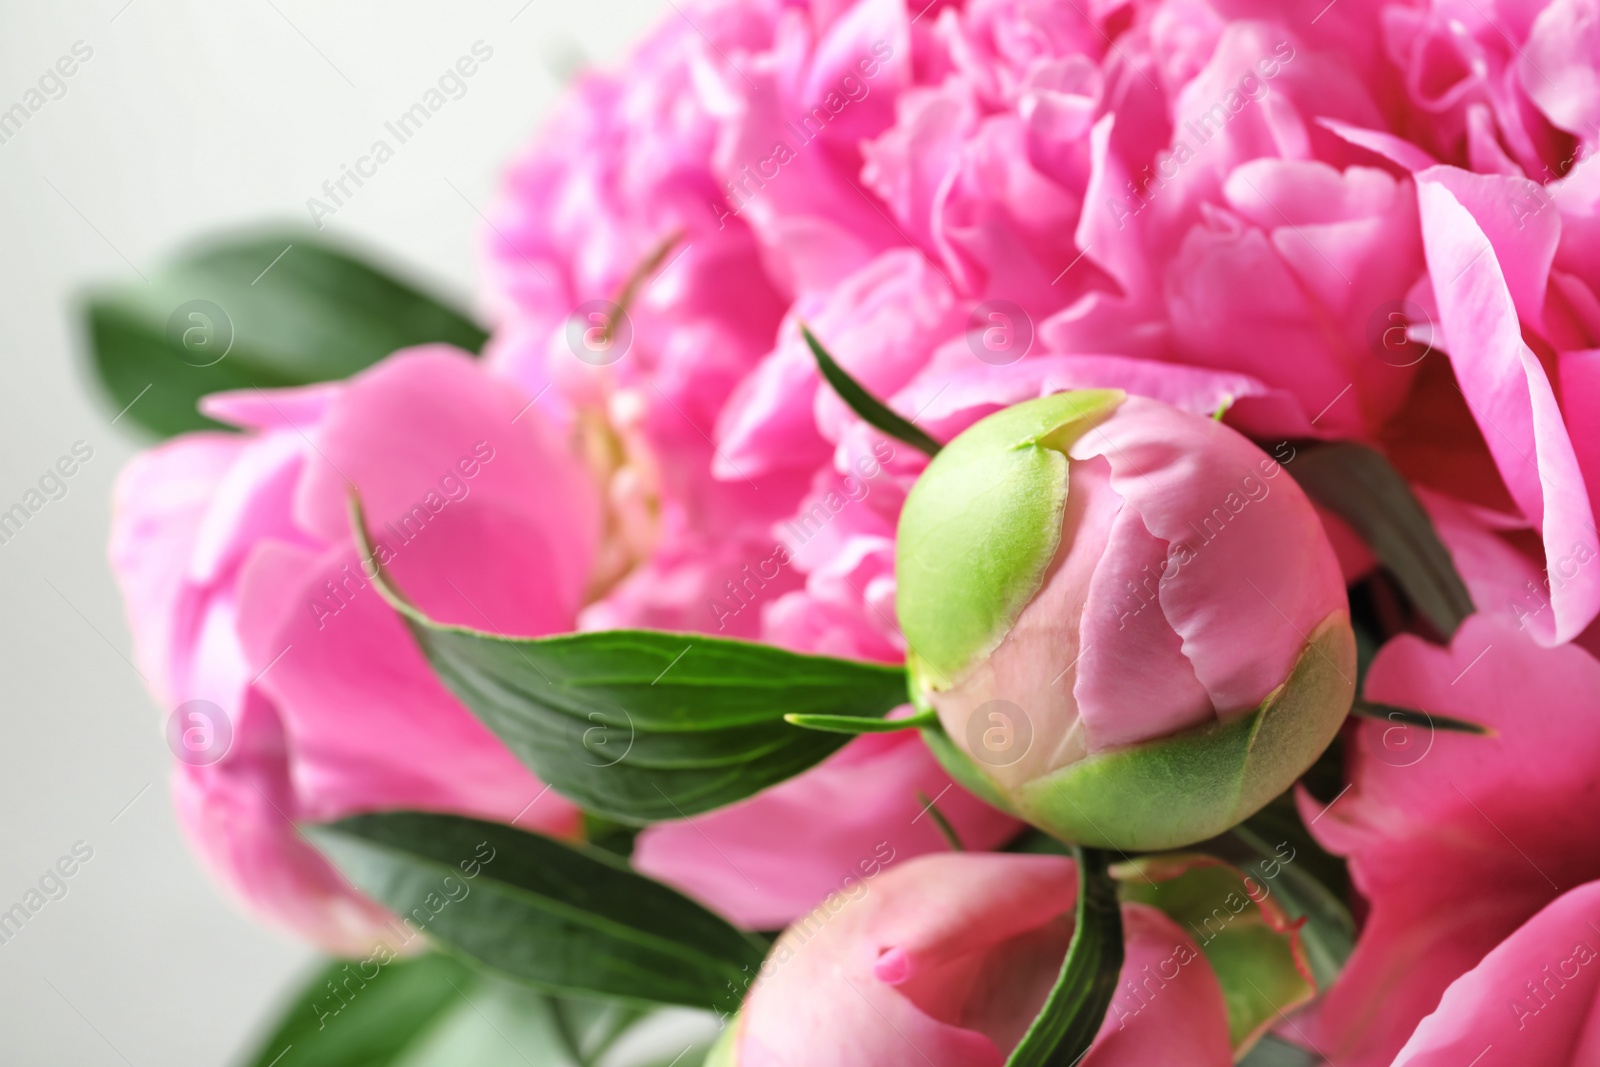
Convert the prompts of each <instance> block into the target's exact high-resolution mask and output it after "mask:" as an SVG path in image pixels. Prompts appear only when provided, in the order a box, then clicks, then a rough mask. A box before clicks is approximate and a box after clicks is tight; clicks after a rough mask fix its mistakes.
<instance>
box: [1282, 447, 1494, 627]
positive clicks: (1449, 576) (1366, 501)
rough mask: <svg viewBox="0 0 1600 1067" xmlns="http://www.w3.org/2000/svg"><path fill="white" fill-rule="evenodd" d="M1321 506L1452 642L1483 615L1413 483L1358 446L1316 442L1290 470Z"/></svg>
mask: <svg viewBox="0 0 1600 1067" xmlns="http://www.w3.org/2000/svg"><path fill="white" fill-rule="evenodd" d="M1288 469H1289V471H1290V472H1291V473H1293V475H1294V477H1295V480H1296V481H1297V482H1299V483H1300V486H1301V488H1303V489H1304V490H1305V491H1306V493H1307V494H1309V495H1310V496H1311V498H1312V499H1314V500H1316V501H1317V502H1318V503H1320V504H1323V505H1324V506H1326V507H1328V508H1329V509H1331V510H1332V511H1334V512H1336V513H1337V514H1338V515H1339V517H1340V518H1342V519H1344V521H1345V522H1347V523H1349V524H1350V525H1351V527H1353V528H1354V529H1355V531H1356V533H1358V534H1360V535H1361V538H1362V540H1364V541H1365V542H1366V543H1367V546H1368V547H1369V548H1371V549H1372V553H1373V555H1375V556H1377V557H1378V562H1380V563H1382V564H1383V566H1384V568H1385V569H1386V570H1388V571H1389V573H1391V574H1393V575H1394V577H1395V580H1396V581H1398V582H1399V583H1400V586H1401V588H1402V589H1404V590H1405V593H1406V596H1407V597H1409V598H1410V600H1411V603H1412V604H1413V605H1414V606H1415V607H1416V609H1417V610H1418V611H1419V612H1421V613H1422V614H1423V616H1424V617H1426V618H1427V620H1428V621H1429V622H1430V623H1432V624H1433V627H1434V629H1436V630H1438V631H1439V633H1440V634H1442V635H1443V636H1444V637H1446V638H1448V637H1450V636H1451V635H1452V634H1454V633H1455V632H1456V628H1457V627H1458V626H1460V625H1461V621H1462V620H1463V619H1465V618H1466V617H1467V616H1468V615H1471V614H1472V613H1473V611H1474V610H1475V609H1474V607H1473V604H1472V597H1471V596H1470V595H1469V594H1468V592H1467V586H1466V583H1465V582H1463V581H1462V580H1461V575H1460V574H1459V573H1458V572H1457V571H1456V566H1455V562H1454V561H1453V560H1452V559H1451V558H1450V552H1449V551H1448V550H1447V549H1446V548H1445V547H1444V542H1442V541H1440V540H1439V534H1438V533H1437V532H1436V531H1435V530H1434V528H1433V521H1432V520H1431V519H1429V518H1428V513H1427V512H1426V511H1424V510H1423V508H1422V505H1421V503H1419V502H1418V500H1417V497H1416V494H1414V493H1413V492H1412V491H1411V487H1410V486H1409V485H1407V484H1406V480H1405V478H1404V477H1403V476H1402V475H1401V474H1400V472H1399V471H1397V470H1395V469H1394V467H1393V465H1391V464H1390V463H1389V461H1388V460H1387V459H1385V458H1384V457H1383V456H1382V455H1380V454H1379V453H1377V452H1375V451H1373V450H1372V449H1370V448H1368V447H1366V446H1365V445H1358V444H1355V443H1353V442H1350V441H1340V442H1335V443H1332V444H1309V445H1303V446H1301V448H1300V452H1299V454H1298V455H1297V456H1296V457H1295V458H1294V460H1293V462H1292V463H1291V464H1289V465H1288Z"/></svg>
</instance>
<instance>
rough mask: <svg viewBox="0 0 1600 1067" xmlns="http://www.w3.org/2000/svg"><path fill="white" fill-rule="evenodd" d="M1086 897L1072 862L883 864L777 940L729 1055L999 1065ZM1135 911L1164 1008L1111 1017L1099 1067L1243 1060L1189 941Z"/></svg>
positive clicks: (1128, 958) (1153, 992)
mask: <svg viewBox="0 0 1600 1067" xmlns="http://www.w3.org/2000/svg"><path fill="white" fill-rule="evenodd" d="M1076 897H1077V876H1076V873H1075V871H1074V868H1073V864H1072V861H1071V860H1068V859H1065V858H1062V857H1059V856H1009V855H989V856H979V855H970V854H965V855H944V856H927V857H923V858H921V859H917V860H913V861H911V862H908V863H906V864H905V865H904V866H897V867H894V868H893V869H891V870H888V871H882V872H878V871H875V872H874V874H873V876H871V877H868V878H866V880H864V881H861V882H859V883H857V884H856V885H854V886H852V887H850V889H849V890H848V891H847V892H846V893H843V894H840V895H836V896H835V897H834V898H832V899H830V900H829V901H828V902H827V903H826V904H825V905H824V906H823V907H819V908H817V909H816V911H815V912H813V913H812V914H810V915H807V916H805V917H804V918H802V919H801V920H800V921H799V922H798V923H796V925H794V926H793V927H791V928H790V929H789V930H788V931H787V932H786V933H785V934H784V935H783V937H781V938H780V939H779V940H778V942H777V944H775V945H774V946H773V948H772V952H771V953H770V954H769V955H768V957H767V961H766V963H764V964H763V965H762V968H761V974H760V977H759V978H758V980H757V981H756V982H755V984H754V985H753V986H752V987H751V990H750V993H749V996H748V999H747V1000H746V1002H745V1007H744V1011H743V1012H742V1013H741V1015H740V1016H739V1018H738V1020H737V1022H736V1023H735V1030H734V1033H733V1034H732V1035H731V1036H730V1037H729V1038H727V1039H726V1040H727V1042H728V1043H729V1045H730V1046H731V1047H730V1049H729V1051H728V1055H729V1059H728V1061H727V1062H728V1063H730V1065H732V1067H779V1065H791V1064H800V1063H871V1064H875V1065H880V1067H900V1065H905V1067H912V1065H914V1064H916V1065H921V1064H933V1065H934V1067H999V1065H1000V1064H1003V1063H1004V1062H1005V1060H1006V1056H1007V1055H1008V1054H1009V1053H1010V1052H1011V1050H1012V1049H1013V1048H1014V1047H1015V1046H1016V1044H1017V1042H1018V1041H1019V1040H1021V1038H1022V1034H1023V1032H1024V1031H1025V1030H1026V1029H1027V1027H1028V1025H1029V1024H1030V1023H1031V1022H1032V1021H1033V1019H1034V1016H1035V1015H1037V1014H1038V1011H1039V1008H1040V1007H1041V1006H1042V1005H1043V1003H1044V999H1045V996H1046V995H1047V994H1048V993H1049V991H1050V988H1051V986H1052V985H1053V984H1054V983H1055V980H1056V976H1057V974H1058V973H1059V972H1060V970H1061V960H1062V957H1063V956H1065V955H1066V950H1067V944H1068V942H1069V941H1070V940H1071V938H1072V925H1073V907H1074V904H1075V901H1076ZM1122 917H1123V926H1124V930H1125V934H1126V946H1127V947H1126V955H1125V957H1124V962H1123V965H1122V975H1123V979H1124V981H1125V982H1126V983H1127V984H1128V988H1129V989H1137V988H1140V986H1139V983H1141V982H1142V983H1144V985H1143V987H1142V988H1143V989H1144V990H1146V991H1148V1001H1146V1000H1145V999H1144V997H1140V999H1139V1000H1138V1003H1139V1005H1140V1006H1139V1008H1138V1009H1137V1010H1133V1009H1125V1010H1123V1011H1113V1012H1108V1013H1107V1014H1106V1019H1105V1022H1104V1023H1103V1024H1102V1025H1101V1027H1100V1032H1099V1035H1098V1036H1097V1037H1096V1039H1095V1044H1094V1046H1093V1047H1092V1048H1091V1049H1090V1051H1089V1053H1088V1054H1087V1055H1086V1056H1085V1057H1084V1058H1083V1061H1082V1062H1083V1064H1084V1067H1121V1065H1129V1067H1132V1065H1135V1064H1139V1065H1143V1064H1151V1063H1169V1062H1170V1063H1176V1062H1182V1063H1186V1064H1195V1065H1197V1067H1211V1065H1216V1067H1223V1065H1226V1064H1229V1063H1232V1062H1233V1054H1232V1050H1231V1049H1230V1047H1229V1042H1228V1025H1227V1009H1226V1006H1225V1004H1224V1002H1223V999H1222V989H1221V987H1220V986H1219V985H1218V984H1217V979H1216V976H1215V975H1214V974H1213V973H1212V971H1211V968H1210V965H1209V964H1207V963H1206V962H1205V960H1204V957H1202V956H1201V954H1200V950H1199V949H1198V948H1196V947H1195V944H1194V942H1193V941H1192V940H1190V938H1189V935H1188V934H1187V933H1186V932H1184V930H1183V929H1182V928H1180V927H1179V926H1178V925H1177V924H1175V923H1174V922H1173V921H1172V920H1171V919H1169V918H1167V917H1166V916H1165V915H1164V914H1162V913H1161V912H1159V911H1156V910H1155V909H1153V908H1149V907H1146V906H1144V905H1140V904H1125V905H1123V908H1122ZM1152 983H1154V984H1152ZM1129 999H1130V1001H1132V1000H1133V998H1132V997H1130V998H1129Z"/></svg>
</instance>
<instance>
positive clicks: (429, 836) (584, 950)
mask: <svg viewBox="0 0 1600 1067" xmlns="http://www.w3.org/2000/svg"><path fill="white" fill-rule="evenodd" d="M308 832H309V833H310V835H311V836H312V837H313V838H314V839H315V840H316V841H317V843H318V844H319V845H320V846H321V847H322V848H323V850H324V851H325V852H326V853H328V854H329V856H330V858H332V859H333V861H334V863H335V864H336V865H337V866H338V867H339V869H340V870H341V871H343V872H344V874H345V875H346V876H347V877H349V879H350V880H351V881H352V882H353V883H354V884H355V885H356V886H357V887H358V888H359V889H361V890H362V891H363V892H365V893H366V894H367V895H369V896H371V897H373V898H374V899H375V900H378V901H379V902H381V903H382V904H384V905H385V906H386V907H388V908H389V909H390V910H391V911H393V912H394V913H395V914H396V915H397V916H399V917H400V918H399V921H400V922H404V923H406V924H407V928H408V929H410V928H412V927H416V928H420V929H422V930H425V931H426V933H427V934H428V935H429V937H431V938H432V939H434V940H435V941H438V942H441V943H443V944H446V945H449V946H451V947H452V948H454V949H455V950H457V951H459V952H461V953H463V954H464V955H466V956H468V957H470V958H472V959H474V960H477V961H478V962H480V963H482V964H485V965H487V966H488V967H490V968H492V969H494V970H495V971H498V972H500V973H502V974H505V975H509V976H511V977H514V978H517V979H519V980H521V981H523V982H526V983H528V984H529V985H532V986H534V987H536V988H539V989H543V990H545V991H547V992H553V993H569V994H578V995H590V996H603V997H615V998H618V999H623V1000H630V1001H637V1002H641V1003H659V1004H683V1005H687V1006H689V1007H697V1008H705V1009H715V1008H716V1007H718V1006H719V1005H720V1004H722V1003H723V1002H724V1001H727V1000H729V999H730V992H729V987H730V983H742V981H743V980H744V978H745V968H752V969H753V968H756V967H759V966H760V964H761V959H762V955H763V948H762V946H761V945H760V944H759V943H758V942H757V941H755V940H752V939H750V938H748V937H746V936H745V935H744V934H742V933H740V932H739V931H738V930H736V929H734V928H733V927H732V926H730V925H728V923H727V922H725V921H724V920H722V919H721V918H719V917H718V916H716V915H714V914H712V913H711V912H710V911H707V910H706V909H705V908H703V907H701V906H700V905H699V904H696V903H695V902H693V901H691V900H689V899H688V898H687V897H685V896H683V895H681V894H680V893H678V892H677V891H676V890H673V889H669V888H667V887H666V886H664V885H662V884H660V883H659V882H654V881H652V880H650V879H648V878H645V877H643V876H642V875H640V874H637V873H636V872H634V871H632V870H630V869H629V868H628V865H627V864H626V863H625V862H624V861H623V860H622V859H620V858H618V857H616V856H613V855H611V854H610V853H607V852H603V851H600V850H598V849H586V848H579V847H574V846H571V845H565V844H561V843H560V842H557V841H553V840H551V839H550V838H547V837H542V836H540V835H538V834H530V833H524V832H523V831H521V830H517V829H514V828H512V827H509V826H504V825H501V824H499V823H489V822H480V821H478V820H476V819H466V818H461V817H459V816H454V815H435V814H429V813H424V812H386V813H382V814H374V815H358V816H354V817H351V818H348V819H343V820H341V821H339V822H336V823H328V824H325V825H322V826H317V827H310V828H308ZM738 988H741V989H742V988H743V986H742V984H741V985H738ZM733 999H736V998H733Z"/></svg>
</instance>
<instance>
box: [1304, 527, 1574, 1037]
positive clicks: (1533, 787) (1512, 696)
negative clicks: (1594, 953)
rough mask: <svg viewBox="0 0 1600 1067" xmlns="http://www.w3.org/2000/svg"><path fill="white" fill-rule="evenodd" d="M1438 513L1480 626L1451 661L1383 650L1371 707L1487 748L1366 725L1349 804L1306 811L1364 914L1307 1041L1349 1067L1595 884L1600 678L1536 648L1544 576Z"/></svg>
mask: <svg viewBox="0 0 1600 1067" xmlns="http://www.w3.org/2000/svg"><path fill="white" fill-rule="evenodd" d="M1429 501H1430V505H1431V508H1432V510H1433V514H1434V517H1435V520H1436V522H1437V523H1438V526H1439V529H1440V532H1441V534H1442V535H1443V536H1444V538H1445V540H1446V542H1447V544H1448V545H1449V547H1450V549H1451V551H1452V554H1453V555H1454V557H1455V560H1456V564H1457V566H1458V567H1459V568H1460V569H1461V570H1462V572H1463V574H1464V575H1465V577H1466V579H1467V584H1468V587H1469V590H1470V591H1471V594H1472V597H1473V599H1474V601H1475V602H1476V603H1477V605H1478V608H1479V613H1478V614H1477V615H1474V616H1472V617H1471V618H1469V619H1468V620H1467V621H1466V622H1465V623H1464V624H1463V625H1462V627H1461V628H1460V629H1459V630H1458V631H1457V632H1456V635H1455V638H1454V639H1453V640H1452V642H1451V643H1450V646H1449V648H1440V647H1437V646H1434V645H1431V644H1429V643H1427V642H1426V641H1423V640H1421V639H1420V638H1416V637H1411V636H1401V637H1397V638H1395V639H1393V640H1392V641H1390V642H1389V643H1388V644H1386V645H1385V646H1384V647H1383V649H1382V650H1381V651H1380V652H1379V653H1378V656H1377V657H1376V659H1375V660H1374V661H1373V663H1372V666H1371V669H1370V671H1369V674H1368V677H1367V683H1366V695H1367V697H1368V698H1370V699H1372V700H1377V701H1383V702H1388V703H1393V704H1397V705H1400V706H1404V707H1413V708H1420V709H1422V710H1424V711H1427V712H1429V713H1430V714H1438V715H1446V716H1451V717H1454V718H1458V719H1463V720H1466V721H1468V722H1473V723H1478V724H1480V725H1482V726H1485V727H1487V728H1488V729H1489V730H1490V731H1491V732H1490V733H1489V734H1488V735H1485V736H1476V735H1470V734H1462V733H1453V732H1449V731H1445V730H1442V729H1441V730H1428V729H1424V728H1418V727H1405V726H1399V725H1392V724H1389V723H1384V722H1363V723H1361V724H1360V726H1358V727H1356V728H1355V732H1354V734H1353V736H1352V739H1351V743H1350V744H1348V745H1347V747H1346V760H1347V765H1348V767H1349V777H1350V782H1351V786H1350V789H1349V791H1348V792H1347V793H1345V794H1344V795H1342V796H1341V797H1339V798H1338V799H1337V800H1335V801H1334V802H1333V803H1332V804H1331V805H1328V806H1326V807H1325V808H1324V806H1323V805H1321V804H1319V803H1317V802H1315V801H1313V800H1312V799H1311V798H1310V797H1309V796H1302V798H1301V809H1302V814H1303V815H1304V816H1305V818H1306V819H1307V821H1308V822H1310V823H1312V824H1313V825H1312V827H1311V828H1312V830H1313V832H1314V833H1315V834H1316V836H1317V838H1318V839H1319V840H1320V841H1321V842H1322V843H1323V844H1324V845H1325V846H1326V847H1327V848H1329V849H1330V850H1331V851H1333V852H1335V853H1337V854H1339V855H1342V856H1345V857H1347V858H1348V860H1349V863H1350V874H1351V879H1352V881H1353V883H1354V885H1355V888H1356V889H1357V890H1358V891H1359V892H1360V894H1361V896H1362V897H1363V898H1364V899H1365V901H1366V902H1367V915H1366V920H1365V923H1364V926H1363V929H1362V932H1361V937H1360V939H1359V941H1358V943H1357V946H1356V950H1355V954H1354V955H1353V956H1352V957H1351V958H1350V961H1349V963H1348V964H1347V965H1346V967H1345V969H1344V971H1343V972H1342V973H1341V975H1340V976H1339V979H1338V981H1337V982H1335V984H1334V985H1333V987H1332V988H1331V989H1330V990H1329V991H1328V992H1327V994H1326V995H1325V996H1324V997H1323V999H1322V1001H1321V1002H1320V1004H1319V1006H1318V1009H1317V1013H1316V1028H1315V1029H1314V1030H1312V1031H1311V1032H1312V1034H1313V1037H1314V1039H1315V1040H1316V1042H1317V1044H1318V1047H1319V1048H1321V1049H1322V1050H1323V1051H1324V1052H1325V1053H1326V1054H1327V1055H1328V1056H1331V1057H1332V1058H1333V1060H1334V1062H1337V1063H1340V1064H1348V1065H1353V1067H1365V1065H1373V1067H1377V1065H1387V1064H1389V1063H1390V1062H1391V1060H1392V1059H1393V1058H1394V1056H1395V1054H1396V1053H1397V1052H1398V1051H1399V1049H1400V1047H1401V1045H1402V1044H1404V1043H1405V1041H1406V1039H1407V1037H1408V1035H1410V1033H1411V1032H1412V1029H1413V1028H1414V1027H1415V1026H1416V1025H1417V1024H1418V1022H1419V1021H1421V1020H1422V1019H1423V1017H1424V1016H1426V1015H1427V1014H1428V1013H1429V1012H1431V1011H1434V1010H1435V1008H1436V1007H1439V1005H1440V997H1441V996H1442V995H1444V993H1445V990H1446V989H1447V988H1449V987H1450V985H1451V983H1452V982H1454V981H1456V980H1457V979H1458V978H1460V976H1461V975H1463V974H1465V973H1466V972H1467V971H1468V970H1470V969H1471V968H1472V967H1473V966H1474V965H1475V964H1476V963H1477V962H1478V961H1479V960H1480V959H1482V958H1483V957H1484V954H1485V953H1487V952H1489V951H1490V950H1491V949H1493V948H1494V946H1495V945H1496V944H1498V943H1500V942H1501V941H1502V940H1504V939H1505V938H1507V937H1510V936H1511V935H1512V933H1513V931H1515V930H1516V929H1517V928H1518V927H1519V926H1520V925H1521V924H1522V923H1524V922H1526V921H1527V920H1528V919H1529V918H1530V917H1531V916H1533V915H1534V914H1535V913H1536V912H1538V911H1539V909H1540V908H1542V907H1544V906H1545V905H1546V904H1548V903H1549V902H1550V901H1551V900H1553V899H1555V897H1557V896H1558V895H1559V894H1560V893H1562V892H1564V891H1566V890H1569V889H1572V888H1573V887H1574V886H1577V885H1579V884H1581V883H1584V882H1588V881H1591V880H1593V879H1595V878H1597V877H1600V862H1597V860H1596V859H1595V856H1596V850H1597V848H1600V839H1597V837H1596V834H1595V832H1594V829H1593V827H1592V825H1591V820H1588V819H1587V817H1586V816H1585V814H1584V813H1585V812H1586V811H1587V809H1588V807H1589V806H1590V805H1591V804H1592V803H1593V800H1594V795H1595V792H1596V785H1595V782H1596V769H1597V768H1600V738H1597V736H1596V734H1595V731H1594V730H1593V728H1592V726H1593V724H1592V722H1591V718H1592V712H1593V709H1594V700H1593V697H1592V694H1593V693H1594V692H1595V691H1596V687H1597V686H1600V661H1597V660H1596V659H1595V658H1594V656H1593V655H1591V654H1590V653H1589V652H1588V651H1585V650H1584V649H1583V648H1580V647H1578V646H1577V645H1567V646H1562V647H1558V648H1542V647H1540V645H1539V644H1538V643H1537V642H1536V641H1535V640H1534V639H1533V637H1534V635H1533V634H1532V633H1531V632H1530V631H1531V627H1528V628H1527V629H1524V628H1523V619H1524V618H1525V617H1526V616H1527V615H1528V613H1529V609H1528V607H1527V604H1528V603H1529V601H1528V597H1529V592H1528V589H1529V587H1530V586H1532V587H1534V588H1538V586H1537V582H1536V580H1537V579H1538V578H1539V571H1538V568H1537V565H1536V564H1535V563H1534V562H1533V561H1532V560H1530V559H1528V558H1527V557H1526V556H1524V555H1523V554H1522V553H1521V552H1520V551H1518V550H1517V549H1516V548H1514V547H1513V546H1512V545H1511V544H1510V543H1509V542H1508V541H1506V540H1505V539H1503V538H1502V537H1501V536H1499V535H1498V534H1496V533H1495V532H1494V531H1493V530H1492V529H1491V528H1489V527H1488V526H1486V525H1485V524H1484V521H1483V519H1484V516H1483V515H1482V514H1474V512H1473V511H1472V510H1471V509H1469V508H1466V507H1463V506H1462V505H1460V504H1458V503H1454V502H1451V501H1449V500H1447V499H1444V498H1436V497H1430V498H1429ZM1528 977H1531V975H1530V976H1528ZM1519 981H1520V980H1519ZM1504 995H1505V997H1506V998H1507V1003H1509V999H1510V998H1513V997H1515V996H1516V995H1517V990H1516V989H1515V988H1511V987H1508V988H1507V989H1506V991H1505V994H1504ZM1499 1010H1501V1011H1504V1010H1505V1008H1504V1006H1502V1007H1501V1008H1500V1009H1499ZM1487 1040H1488V1039H1487V1038H1486V1039H1485V1041H1486V1042H1487ZM1480 1051H1482V1045H1480V1046H1479V1047H1478V1048H1477V1049H1474V1050H1473V1053H1472V1054H1473V1055H1476V1054H1477V1053H1478V1052H1480ZM1468 1059H1469V1060H1470V1059H1471V1056H1470V1055H1469V1056H1468ZM1486 1062H1492V1061H1486ZM1518 1062H1545V1061H1544V1060H1542V1059H1538V1058H1537V1057H1535V1058H1533V1059H1526V1060H1521V1061H1518ZM1552 1062H1555V1061H1552Z"/></svg>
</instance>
